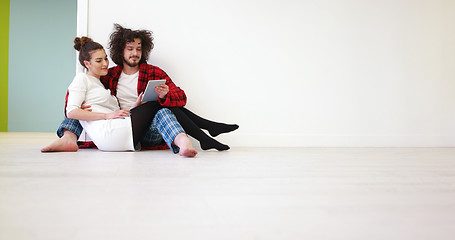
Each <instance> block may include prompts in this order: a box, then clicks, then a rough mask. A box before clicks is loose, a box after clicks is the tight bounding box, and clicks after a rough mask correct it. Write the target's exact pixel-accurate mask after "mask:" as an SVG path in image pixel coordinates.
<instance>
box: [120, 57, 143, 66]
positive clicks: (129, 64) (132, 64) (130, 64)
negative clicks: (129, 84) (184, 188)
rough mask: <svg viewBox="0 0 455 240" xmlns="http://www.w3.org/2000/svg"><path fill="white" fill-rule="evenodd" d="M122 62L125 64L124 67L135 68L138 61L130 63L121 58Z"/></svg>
mask: <svg viewBox="0 0 455 240" xmlns="http://www.w3.org/2000/svg"><path fill="white" fill-rule="evenodd" d="M123 62H124V63H126V65H128V66H130V67H136V66H137V65H139V62H140V60H139V61H137V62H133V63H132V62H129V61H127V60H126V59H125V58H123Z"/></svg>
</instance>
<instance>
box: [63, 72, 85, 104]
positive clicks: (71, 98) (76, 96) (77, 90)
mask: <svg viewBox="0 0 455 240" xmlns="http://www.w3.org/2000/svg"><path fill="white" fill-rule="evenodd" d="M87 87H88V85H87V79H86V77H85V75H84V74H78V75H76V76H75V77H74V79H73V81H72V82H71V84H70V86H69V87H68V93H69V94H68V101H67V104H66V112H67V113H69V112H71V111H73V110H74V109H77V108H80V107H81V105H82V102H84V100H85V94H86V92H87Z"/></svg>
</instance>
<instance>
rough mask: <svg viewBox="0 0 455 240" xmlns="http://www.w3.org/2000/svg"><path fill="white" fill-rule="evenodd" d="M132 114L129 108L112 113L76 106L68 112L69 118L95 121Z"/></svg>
mask: <svg viewBox="0 0 455 240" xmlns="http://www.w3.org/2000/svg"><path fill="white" fill-rule="evenodd" d="M129 115H130V112H129V111H128V110H118V111H115V112H111V113H98V112H90V111H87V110H82V109H80V108H76V109H74V110H72V111H71V112H69V113H67V116H68V118H72V119H76V120H84V121H94V120H107V119H115V118H125V117H128V116H129Z"/></svg>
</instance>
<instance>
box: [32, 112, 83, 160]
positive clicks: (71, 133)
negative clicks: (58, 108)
mask: <svg viewBox="0 0 455 240" xmlns="http://www.w3.org/2000/svg"><path fill="white" fill-rule="evenodd" d="M82 129H83V128H82V126H81V124H79V121H78V120H74V119H70V118H65V119H64V120H63V122H62V123H61V124H60V127H59V128H58V130H57V136H58V137H59V139H57V140H55V141H54V142H53V143H51V144H50V145H48V146H46V147H44V148H42V149H41V152H76V151H77V150H78V149H79V147H78V146H77V139H78V138H79V136H80V135H81V133H82Z"/></svg>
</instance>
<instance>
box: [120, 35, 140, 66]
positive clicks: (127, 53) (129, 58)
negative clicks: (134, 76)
mask: <svg viewBox="0 0 455 240" xmlns="http://www.w3.org/2000/svg"><path fill="white" fill-rule="evenodd" d="M141 57H142V46H141V39H139V38H135V39H134V41H132V42H127V43H126V44H125V48H124V49H123V63H125V64H127V65H128V66H130V67H136V66H137V65H138V64H139V61H140V60H141Z"/></svg>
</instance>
